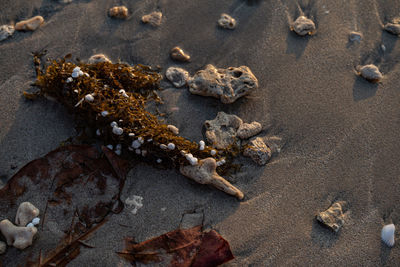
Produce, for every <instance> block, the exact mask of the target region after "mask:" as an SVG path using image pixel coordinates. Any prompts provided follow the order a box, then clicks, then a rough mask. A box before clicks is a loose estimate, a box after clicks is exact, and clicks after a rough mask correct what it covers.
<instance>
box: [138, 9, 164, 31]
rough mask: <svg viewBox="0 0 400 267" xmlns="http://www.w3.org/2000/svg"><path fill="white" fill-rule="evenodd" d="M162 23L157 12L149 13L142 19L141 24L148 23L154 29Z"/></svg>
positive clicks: (159, 13) (160, 15)
mask: <svg viewBox="0 0 400 267" xmlns="http://www.w3.org/2000/svg"><path fill="white" fill-rule="evenodd" d="M161 21H162V13H161V12H158V11H154V12H151V13H150V14H148V15H144V16H143V17H142V22H143V23H148V24H150V25H152V26H154V27H157V26H160V25H161Z"/></svg>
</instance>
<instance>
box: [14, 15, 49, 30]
mask: <svg viewBox="0 0 400 267" xmlns="http://www.w3.org/2000/svg"><path fill="white" fill-rule="evenodd" d="M43 23H44V19H43V17H42V16H36V17H33V18H30V19H27V20H22V21H20V22H18V23H17V24H15V29H16V30H17V31H35V30H37V29H38V28H39V27H40V25H42V24H43Z"/></svg>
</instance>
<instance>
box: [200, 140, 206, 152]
mask: <svg viewBox="0 0 400 267" xmlns="http://www.w3.org/2000/svg"><path fill="white" fill-rule="evenodd" d="M199 145H200V147H199V149H200V150H204V148H205V146H206V143H205V142H204V141H203V140H201V141H200V142H199Z"/></svg>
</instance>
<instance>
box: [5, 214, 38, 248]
mask: <svg viewBox="0 0 400 267" xmlns="http://www.w3.org/2000/svg"><path fill="white" fill-rule="evenodd" d="M0 231H1V233H2V234H3V236H4V237H5V238H6V240H7V244H8V245H9V246H14V247H16V248H18V249H25V248H27V247H29V246H30V245H32V240H33V237H34V236H35V234H36V233H37V229H36V227H22V226H15V225H14V224H13V223H12V222H10V221H9V220H2V221H1V222H0Z"/></svg>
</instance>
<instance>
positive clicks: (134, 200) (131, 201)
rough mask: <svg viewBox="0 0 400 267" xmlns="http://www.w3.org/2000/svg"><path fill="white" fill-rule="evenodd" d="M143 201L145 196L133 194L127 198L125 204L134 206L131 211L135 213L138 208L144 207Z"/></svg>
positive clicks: (130, 206) (129, 206)
mask: <svg viewBox="0 0 400 267" xmlns="http://www.w3.org/2000/svg"><path fill="white" fill-rule="evenodd" d="M142 201H143V197H141V196H135V195H133V196H132V197H128V198H127V199H125V205H126V206H127V207H128V208H132V210H131V213H132V214H134V215H135V214H136V213H137V212H138V210H139V209H140V208H142V207H143V203H142Z"/></svg>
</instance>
